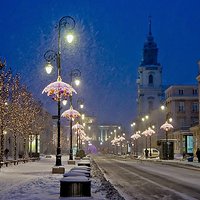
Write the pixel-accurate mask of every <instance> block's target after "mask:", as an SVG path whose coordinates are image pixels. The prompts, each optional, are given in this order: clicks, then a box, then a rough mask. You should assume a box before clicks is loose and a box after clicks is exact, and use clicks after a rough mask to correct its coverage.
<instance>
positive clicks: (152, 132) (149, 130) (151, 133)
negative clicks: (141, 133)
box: [147, 127, 155, 157]
mask: <svg viewBox="0 0 200 200" xmlns="http://www.w3.org/2000/svg"><path fill="white" fill-rule="evenodd" d="M154 133H155V131H154V130H153V129H151V127H149V128H148V129H147V134H148V135H149V136H150V137H149V144H150V153H149V155H150V157H151V136H152V135H153V134H154Z"/></svg>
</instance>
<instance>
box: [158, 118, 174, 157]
mask: <svg viewBox="0 0 200 200" xmlns="http://www.w3.org/2000/svg"><path fill="white" fill-rule="evenodd" d="M173 128H174V127H173V126H172V124H170V123H168V122H167V121H166V122H165V123H164V124H163V125H162V126H161V127H160V129H163V130H165V143H166V159H167V160H168V156H169V155H168V147H169V145H168V131H170V130H171V129H173Z"/></svg>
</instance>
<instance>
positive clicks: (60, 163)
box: [56, 154, 62, 167]
mask: <svg viewBox="0 0 200 200" xmlns="http://www.w3.org/2000/svg"><path fill="white" fill-rule="evenodd" d="M56 166H57V167H59V166H62V162H61V154H57V155H56Z"/></svg>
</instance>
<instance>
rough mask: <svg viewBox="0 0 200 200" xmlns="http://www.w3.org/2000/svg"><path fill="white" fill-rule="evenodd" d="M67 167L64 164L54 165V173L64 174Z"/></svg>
mask: <svg viewBox="0 0 200 200" xmlns="http://www.w3.org/2000/svg"><path fill="white" fill-rule="evenodd" d="M64 173H65V168H64V166H53V167H52V174H64Z"/></svg>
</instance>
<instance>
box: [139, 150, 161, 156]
mask: <svg viewBox="0 0 200 200" xmlns="http://www.w3.org/2000/svg"><path fill="white" fill-rule="evenodd" d="M145 150H146V149H143V155H144V157H145ZM147 150H148V151H149V153H148V158H158V157H159V156H160V152H159V151H158V149H156V148H151V156H150V148H147Z"/></svg>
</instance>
